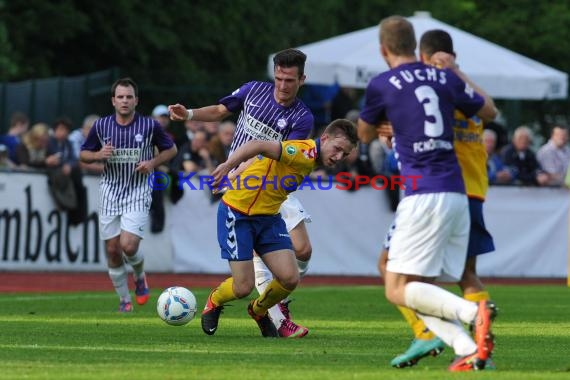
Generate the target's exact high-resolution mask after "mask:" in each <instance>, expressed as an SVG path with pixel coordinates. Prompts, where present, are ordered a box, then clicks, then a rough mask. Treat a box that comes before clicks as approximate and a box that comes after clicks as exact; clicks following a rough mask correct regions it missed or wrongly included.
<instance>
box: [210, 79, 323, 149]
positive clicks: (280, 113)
mask: <svg viewBox="0 0 570 380" xmlns="http://www.w3.org/2000/svg"><path fill="white" fill-rule="evenodd" d="M274 89H275V85H274V84H272V83H268V82H248V83H246V84H244V85H243V86H241V87H240V88H238V89H237V90H235V91H234V92H233V93H232V94H231V95H229V96H226V97H224V98H222V99H220V103H221V104H223V105H225V106H226V108H227V109H228V110H230V111H231V112H233V113H236V112H239V111H241V112H240V114H239V117H238V121H237V127H236V131H235V135H234V139H233V141H232V146H231V149H230V154H232V152H233V151H234V150H236V149H237V148H239V147H240V146H242V145H243V144H245V143H246V142H248V141H250V140H266V141H283V140H306V139H307V138H308V137H309V135H310V133H311V130H312V128H313V124H314V120H313V114H312V113H311V111H310V110H309V108H307V106H305V104H303V102H301V101H300V100H299V99H295V101H294V102H293V104H291V105H290V106H288V107H284V106H282V105H280V104H278V103H277V102H276V101H275V98H274V96H273V91H274Z"/></svg>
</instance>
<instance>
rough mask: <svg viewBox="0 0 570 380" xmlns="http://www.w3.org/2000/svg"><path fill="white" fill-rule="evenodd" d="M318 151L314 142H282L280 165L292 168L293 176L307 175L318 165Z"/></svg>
mask: <svg viewBox="0 0 570 380" xmlns="http://www.w3.org/2000/svg"><path fill="white" fill-rule="evenodd" d="M316 161H317V149H316V146H315V143H314V141H313V140H294V141H292V140H288V141H283V142H281V157H280V158H279V163H280V165H286V166H288V167H289V168H290V170H289V171H290V172H291V174H299V175H307V174H309V173H311V171H312V170H313V168H314V167H315V165H316Z"/></svg>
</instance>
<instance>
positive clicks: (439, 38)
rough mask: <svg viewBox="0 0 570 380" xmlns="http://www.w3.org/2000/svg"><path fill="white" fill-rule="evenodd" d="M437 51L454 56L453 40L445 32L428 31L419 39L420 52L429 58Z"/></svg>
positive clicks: (439, 30) (438, 30) (437, 30)
mask: <svg viewBox="0 0 570 380" xmlns="http://www.w3.org/2000/svg"><path fill="white" fill-rule="evenodd" d="M438 51H443V52H445V53H448V54H452V55H454V56H455V52H454V51H453V40H452V39H451V36H450V35H449V33H447V32H446V31H445V30H441V29H433V30H428V31H427V32H425V33H424V34H423V35H422V37H421V38H420V52H422V53H424V54H426V55H428V56H429V57H431V56H432V55H434V54H435V53H437V52H438Z"/></svg>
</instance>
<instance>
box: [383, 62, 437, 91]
mask: <svg viewBox="0 0 570 380" xmlns="http://www.w3.org/2000/svg"><path fill="white" fill-rule="evenodd" d="M388 81H389V82H390V83H391V84H392V85H393V86H394V87H396V88H397V89H398V90H401V89H403V88H404V86H403V85H404V83H403V82H402V81H404V82H406V83H414V82H416V81H419V82H439V83H440V84H446V83H447V76H446V74H445V71H442V70H437V69H436V68H435V67H425V68H421V69H414V70H399V71H398V72H397V75H392V76H391V77H390V79H388Z"/></svg>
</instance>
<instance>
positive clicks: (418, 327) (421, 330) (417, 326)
mask: <svg viewBox="0 0 570 380" xmlns="http://www.w3.org/2000/svg"><path fill="white" fill-rule="evenodd" d="M398 310H400V313H402V315H403V316H404V319H405V320H406V322H408V325H410V327H411V328H412V331H413V332H414V336H415V337H416V339H423V340H428V339H433V338H435V334H434V333H432V332H431V331H430V330H429V329H428V328H427V326H426V325H425V323H424V321H422V320H421V319H420V318H418V316H417V315H416V312H415V311H413V310H412V309H410V308H407V307H405V306H398Z"/></svg>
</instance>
